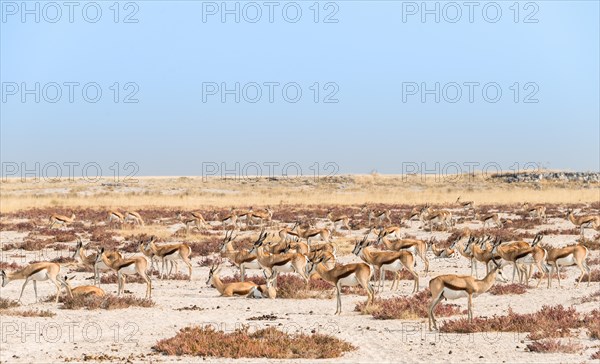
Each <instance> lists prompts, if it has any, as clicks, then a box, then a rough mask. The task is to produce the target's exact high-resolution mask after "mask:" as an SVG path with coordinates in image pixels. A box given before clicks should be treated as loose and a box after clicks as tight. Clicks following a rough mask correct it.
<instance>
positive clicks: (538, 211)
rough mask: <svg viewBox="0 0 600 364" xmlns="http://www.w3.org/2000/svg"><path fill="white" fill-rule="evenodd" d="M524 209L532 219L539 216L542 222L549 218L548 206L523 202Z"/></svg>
mask: <svg viewBox="0 0 600 364" xmlns="http://www.w3.org/2000/svg"><path fill="white" fill-rule="evenodd" d="M523 211H525V213H526V214H527V215H528V216H529V217H531V218H532V219H535V218H538V219H540V220H541V221H542V222H546V221H547V220H548V218H547V217H546V206H543V205H535V206H531V205H529V203H527V202H525V203H524V204H523Z"/></svg>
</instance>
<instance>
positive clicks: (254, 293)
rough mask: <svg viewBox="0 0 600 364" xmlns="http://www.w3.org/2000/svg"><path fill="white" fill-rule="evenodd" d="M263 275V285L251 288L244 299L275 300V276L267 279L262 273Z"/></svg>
mask: <svg viewBox="0 0 600 364" xmlns="http://www.w3.org/2000/svg"><path fill="white" fill-rule="evenodd" d="M263 274H264V275H265V282H266V283H265V284H261V285H258V286H255V287H253V288H251V290H250V293H248V295H247V296H246V297H248V298H271V299H274V298H277V289H276V288H275V284H274V283H275V280H276V279H277V276H276V275H272V276H271V277H267V274H266V273H265V272H263Z"/></svg>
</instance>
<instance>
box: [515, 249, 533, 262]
mask: <svg viewBox="0 0 600 364" xmlns="http://www.w3.org/2000/svg"><path fill="white" fill-rule="evenodd" d="M528 254H531V251H525V252H521V253H519V254H517V256H516V257H515V260H517V259H521V258H524V257H526V256H527V255H528Z"/></svg>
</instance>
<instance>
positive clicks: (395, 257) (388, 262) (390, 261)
mask: <svg viewBox="0 0 600 364" xmlns="http://www.w3.org/2000/svg"><path fill="white" fill-rule="evenodd" d="M399 258H400V255H394V256H391V257H389V258H387V259H386V260H384V261H382V262H381V264H382V265H383V264H392V263H393V262H395V261H396V260H398V259H399Z"/></svg>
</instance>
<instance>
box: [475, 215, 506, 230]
mask: <svg viewBox="0 0 600 364" xmlns="http://www.w3.org/2000/svg"><path fill="white" fill-rule="evenodd" d="M475 219H477V220H479V221H481V222H482V223H483V230H485V228H486V227H487V226H488V225H492V223H493V224H494V225H496V227H497V228H501V227H502V226H504V225H503V224H502V221H500V217H499V216H498V214H497V213H491V214H485V215H480V214H475Z"/></svg>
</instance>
